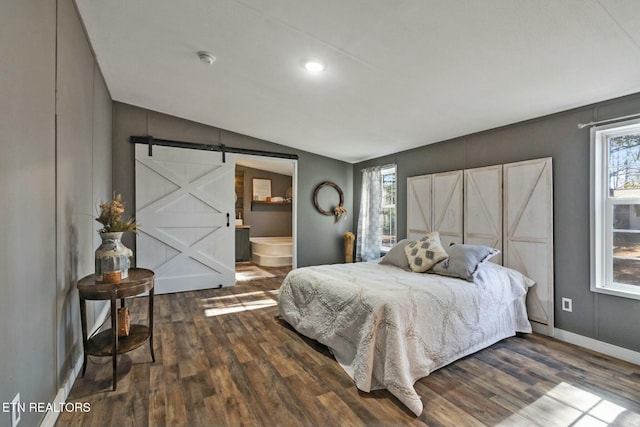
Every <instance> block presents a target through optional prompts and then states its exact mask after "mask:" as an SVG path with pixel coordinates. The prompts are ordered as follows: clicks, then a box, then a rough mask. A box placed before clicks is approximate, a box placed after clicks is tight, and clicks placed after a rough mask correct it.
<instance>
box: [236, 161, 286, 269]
mask: <svg viewBox="0 0 640 427" xmlns="http://www.w3.org/2000/svg"><path fill="white" fill-rule="evenodd" d="M297 166H298V165H297V160H292V159H279V158H267V157H263V156H253V155H237V156H236V167H235V180H234V187H235V224H236V230H235V236H236V238H235V259H236V280H240V281H241V280H251V279H252V278H261V277H262V276H261V275H263V274H269V270H270V269H273V268H278V269H282V268H289V269H291V268H295V267H296V264H297V261H296V234H297V230H296V212H297V197H296V196H297V190H296V189H297Z"/></svg>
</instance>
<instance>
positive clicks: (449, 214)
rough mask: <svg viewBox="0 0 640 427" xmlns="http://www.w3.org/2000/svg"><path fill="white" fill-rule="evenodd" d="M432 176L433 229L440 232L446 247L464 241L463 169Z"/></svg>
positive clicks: (441, 239)
mask: <svg viewBox="0 0 640 427" xmlns="http://www.w3.org/2000/svg"><path fill="white" fill-rule="evenodd" d="M431 176H432V187H431V188H432V190H431V194H432V196H431V197H432V206H433V212H432V215H433V216H432V218H433V219H432V221H433V230H434V231H438V232H439V233H440V241H441V242H442V245H443V246H444V247H447V246H449V245H450V244H451V243H458V244H459V243H462V238H463V236H462V225H463V224H462V171H461V170H459V171H453V172H445V173H436V174H433V175H431Z"/></svg>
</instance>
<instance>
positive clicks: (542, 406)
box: [499, 382, 640, 427]
mask: <svg viewBox="0 0 640 427" xmlns="http://www.w3.org/2000/svg"><path fill="white" fill-rule="evenodd" d="M516 415H517V416H516ZM516 415H514V416H513V417H510V418H507V419H506V420H504V421H503V422H502V423H500V424H499V425H504V426H506V425H512V424H513V422H514V421H515V420H516V419H521V417H524V418H527V419H529V420H531V421H533V422H534V423H538V424H541V425H549V426H554V425H558V426H572V427H587V426H594V427H605V426H608V425H610V424H611V423H614V422H616V423H619V422H620V421H621V418H624V419H625V420H629V421H630V420H633V421H634V422H638V421H640V415H639V414H636V413H635V412H632V411H630V410H628V409H627V408H624V407H622V406H620V405H617V404H615V403H613V402H610V401H608V400H606V399H604V398H602V397H600V396H598V395H596V394H593V393H592V392H590V391H586V390H583V389H581V388H579V387H576V386H574V385H571V384H567V383H565V382H561V383H560V384H558V385H556V386H555V387H553V388H552V389H551V390H549V391H548V392H547V393H546V394H545V395H544V396H542V397H541V398H539V399H538V400H536V401H535V402H533V403H532V404H530V405H528V406H527V407H526V408H523V409H521V410H520V411H518V413H517V414H516ZM634 425H635V424H634Z"/></svg>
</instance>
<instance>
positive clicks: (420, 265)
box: [404, 231, 448, 273]
mask: <svg viewBox="0 0 640 427" xmlns="http://www.w3.org/2000/svg"><path fill="white" fill-rule="evenodd" d="M404 253H405V254H406V255H407V259H408V260H409V266H410V267H411V271H414V272H416V273H424V272H425V271H427V270H428V269H430V268H431V267H432V266H433V265H435V264H436V263H438V262H440V261H442V260H443V259H446V258H447V256H448V255H447V252H446V251H445V250H444V249H443V248H442V244H441V243H440V234H439V233H438V232H437V231H434V232H432V233H429V234H427V235H426V236H424V237H423V238H422V239H420V240H418V241H412V242H409V243H408V244H407V246H405V247H404Z"/></svg>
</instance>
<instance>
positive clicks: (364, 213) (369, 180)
mask: <svg viewBox="0 0 640 427" xmlns="http://www.w3.org/2000/svg"><path fill="white" fill-rule="evenodd" d="M381 170H382V167H381V166H375V167H372V168H367V169H363V170H362V192H361V196H360V215H359V216H358V236H357V239H356V261H369V260H372V259H376V258H380V245H381V242H382V174H381V172H380V171H381Z"/></svg>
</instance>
